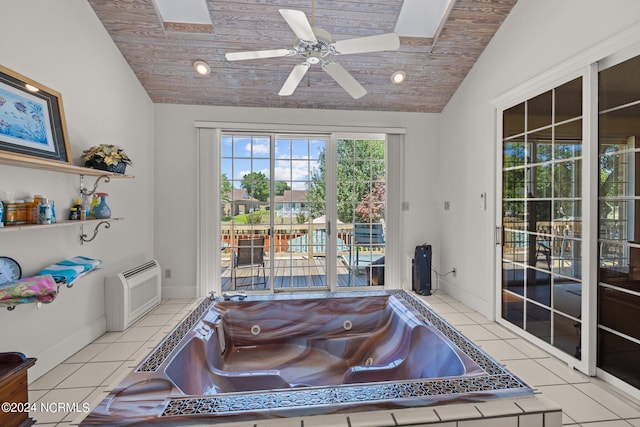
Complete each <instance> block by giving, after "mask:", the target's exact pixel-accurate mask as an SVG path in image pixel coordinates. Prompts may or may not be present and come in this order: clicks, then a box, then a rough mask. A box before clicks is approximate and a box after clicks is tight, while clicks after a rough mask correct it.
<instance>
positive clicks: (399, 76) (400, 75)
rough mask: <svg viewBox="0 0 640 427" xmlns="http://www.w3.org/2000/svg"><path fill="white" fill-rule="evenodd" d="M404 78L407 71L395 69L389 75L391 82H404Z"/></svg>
mask: <svg viewBox="0 0 640 427" xmlns="http://www.w3.org/2000/svg"><path fill="white" fill-rule="evenodd" d="M406 78H407V73H405V72H404V71H396V72H395V73H393V74H392V75H391V82H392V83H393V84H397V85H399V84H400V83H402V82H404V81H405V79H406Z"/></svg>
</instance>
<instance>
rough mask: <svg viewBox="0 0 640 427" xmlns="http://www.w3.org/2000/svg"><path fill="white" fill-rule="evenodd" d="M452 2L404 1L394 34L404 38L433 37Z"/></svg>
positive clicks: (429, 0) (452, 0)
mask: <svg viewBox="0 0 640 427" xmlns="http://www.w3.org/2000/svg"><path fill="white" fill-rule="evenodd" d="M454 1H455V0H404V2H403V3H402V8H401V9H400V15H399V16H398V22H396V28H395V32H396V33H398V35H399V36H404V37H426V38H433V37H435V36H436V35H437V33H438V32H439V29H440V26H441V24H442V22H443V20H444V19H445V18H446V16H447V14H448V12H449V9H450V7H451V5H452V4H453V2H454Z"/></svg>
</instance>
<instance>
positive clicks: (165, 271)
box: [164, 268, 172, 279]
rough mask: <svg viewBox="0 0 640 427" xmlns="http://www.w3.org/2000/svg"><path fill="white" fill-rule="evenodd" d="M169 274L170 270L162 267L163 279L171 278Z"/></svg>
mask: <svg viewBox="0 0 640 427" xmlns="http://www.w3.org/2000/svg"><path fill="white" fill-rule="evenodd" d="M171 274H172V271H171V269H170V268H165V269H164V278H165V279H171Z"/></svg>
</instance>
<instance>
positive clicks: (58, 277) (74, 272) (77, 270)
mask: <svg viewBox="0 0 640 427" xmlns="http://www.w3.org/2000/svg"><path fill="white" fill-rule="evenodd" d="M100 264H101V261H100V260H96V259H91V258H87V257H82V256H77V257H74V258H71V259H67V260H64V261H60V262H58V263H56V264H51V265H49V266H47V267H45V268H44V269H42V270H40V271H39V272H38V273H37V275H42V274H50V275H52V276H53V279H54V280H55V281H56V282H57V283H66V284H67V286H68V285H70V284H71V283H73V281H74V280H76V279H77V278H78V277H80V276H82V275H84V274H86V273H88V272H89V271H91V270H93V269H94V268H96V267H98V266H99V265H100Z"/></svg>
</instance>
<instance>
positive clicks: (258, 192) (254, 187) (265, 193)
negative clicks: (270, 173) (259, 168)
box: [240, 172, 269, 202]
mask: <svg viewBox="0 0 640 427" xmlns="http://www.w3.org/2000/svg"><path fill="white" fill-rule="evenodd" d="M240 187H242V188H244V189H245V190H247V194H249V196H251V197H253V198H255V199H258V200H260V201H261V202H266V201H267V200H268V199H269V179H268V178H267V176H266V175H265V174H263V173H262V172H251V173H248V174H246V175H245V176H243V177H242V181H241V182H240Z"/></svg>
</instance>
